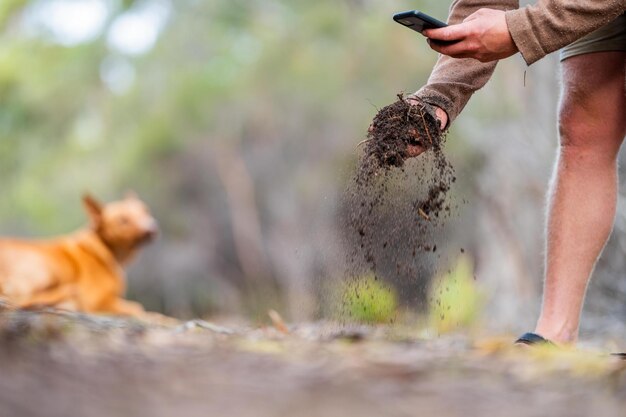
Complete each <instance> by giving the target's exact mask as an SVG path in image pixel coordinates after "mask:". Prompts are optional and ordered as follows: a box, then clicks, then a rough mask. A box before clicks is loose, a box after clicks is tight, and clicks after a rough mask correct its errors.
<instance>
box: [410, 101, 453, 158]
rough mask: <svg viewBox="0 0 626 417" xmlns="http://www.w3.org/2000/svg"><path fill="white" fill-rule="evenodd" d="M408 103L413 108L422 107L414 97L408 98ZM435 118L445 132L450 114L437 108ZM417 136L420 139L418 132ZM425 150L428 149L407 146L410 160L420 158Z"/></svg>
mask: <svg viewBox="0 0 626 417" xmlns="http://www.w3.org/2000/svg"><path fill="white" fill-rule="evenodd" d="M406 101H407V103H409V104H410V105H412V106H418V105H421V102H420V101H419V100H417V99H416V98H415V97H412V96H409V97H407V98H406ZM435 116H436V117H437V120H438V121H439V128H440V129H441V130H442V131H443V130H444V129H445V128H446V126H447V125H448V113H446V112H445V110H444V109H442V108H440V107H437V106H435ZM415 136H416V137H418V138H419V135H418V133H417V132H415ZM425 150H426V148H424V147H423V146H419V145H408V146H407V153H408V154H409V158H415V157H417V156H420V155H421V154H423V153H424V151H425Z"/></svg>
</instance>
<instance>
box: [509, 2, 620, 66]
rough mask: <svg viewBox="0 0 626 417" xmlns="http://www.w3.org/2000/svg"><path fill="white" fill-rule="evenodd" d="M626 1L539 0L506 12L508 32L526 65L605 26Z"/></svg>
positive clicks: (618, 13) (614, 17)
mask: <svg viewBox="0 0 626 417" xmlns="http://www.w3.org/2000/svg"><path fill="white" fill-rule="evenodd" d="M624 10H626V0H539V1H538V2H537V3H536V4H533V5H531V6H527V7H524V8H522V9H519V10H512V11H509V12H507V13H506V21H507V25H508V27H509V32H510V33H511V37H513V41H514V42H515V45H516V46H517V48H518V49H519V51H520V52H521V53H522V56H523V57H524V60H525V61H526V63H527V64H528V65H530V64H532V63H534V62H536V61H538V60H540V59H541V58H543V57H544V56H546V55H548V54H549V53H551V52H554V51H556V50H558V49H561V48H563V47H564V46H567V45H569V44H570V43H572V42H574V41H575V40H576V39H578V38H581V37H583V36H585V35H586V34H588V33H591V32H593V31H594V30H596V29H598V28H600V27H602V26H604V25H606V24H607V23H609V22H611V21H613V20H614V19H616V18H617V17H618V16H619V15H620V14H622V13H624Z"/></svg>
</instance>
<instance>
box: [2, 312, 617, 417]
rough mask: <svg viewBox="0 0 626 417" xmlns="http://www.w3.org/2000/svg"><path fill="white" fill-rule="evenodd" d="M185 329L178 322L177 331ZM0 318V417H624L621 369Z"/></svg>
mask: <svg viewBox="0 0 626 417" xmlns="http://www.w3.org/2000/svg"><path fill="white" fill-rule="evenodd" d="M190 327H191V326H190ZM225 330H226V329H220V328H213V329H203V328H188V329H184V328H182V327H181V328H177V329H167V328H147V327H145V326H143V325H140V324H136V323H130V322H126V321H121V320H108V319H95V318H89V317H82V316H63V315H57V314H50V313H48V314H37V313H15V312H9V313H7V312H5V313H3V314H2V315H0V338H1V345H0V346H1V348H0V369H2V371H1V372H0V416H2V417H13V416H46V417H56V416H58V417H68V416H83V417H91V416H94V417H100V416H164V417H165V416H168V417H169V416H183V415H184V416H202V417H206V416H235V417H247V416H250V417H265V416H285V417H300V416H302V417H308V416H311V417H313V416H325V417H334V416H338V417H339V416H342V417H343V416H376V417H380V416H437V417H448V416H474V415H475V416H479V415H480V416H485V415H495V416H511V417H515V416H520V417H521V416H524V417H528V416H546V415H553V416H556V415H563V416H587V415H594V416H612V415H626V367H624V366H623V364H622V363H620V362H617V361H612V360H610V359H607V358H606V357H601V356H599V355H596V354H590V353H587V354H581V353H574V352H572V353H559V354H557V353H555V352H551V351H543V352H536V353H534V354H529V353H525V352H520V351H518V350H511V349H509V348H508V347H505V346H508V344H504V343H499V342H496V341H484V342H482V343H480V347H479V348H476V347H472V344H471V343H470V342H469V341H468V340H467V339H466V338H463V337H446V338H436V339H432V340H424V339H421V338H418V337H415V336H412V335H410V332H409V331H404V330H399V329H392V328H378V329H373V328H367V327H352V328H348V327H342V326H338V325H333V324H328V323H318V324H307V325H299V326H295V327H293V328H292V331H291V333H290V334H289V335H284V334H281V333H280V332H278V331H276V330H274V329H271V328H270V329H246V328H238V329H235V330H234V333H232V334H229V333H227V332H226V331H225Z"/></svg>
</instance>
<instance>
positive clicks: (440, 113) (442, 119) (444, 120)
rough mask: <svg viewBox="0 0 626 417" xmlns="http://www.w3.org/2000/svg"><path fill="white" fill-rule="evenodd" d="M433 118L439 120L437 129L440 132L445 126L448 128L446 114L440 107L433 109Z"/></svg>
mask: <svg viewBox="0 0 626 417" xmlns="http://www.w3.org/2000/svg"><path fill="white" fill-rule="evenodd" d="M435 116H436V117H437V119H438V120H439V127H440V129H441V130H445V128H446V126H448V113H446V111H445V110H444V109H442V108H441V107H436V108H435Z"/></svg>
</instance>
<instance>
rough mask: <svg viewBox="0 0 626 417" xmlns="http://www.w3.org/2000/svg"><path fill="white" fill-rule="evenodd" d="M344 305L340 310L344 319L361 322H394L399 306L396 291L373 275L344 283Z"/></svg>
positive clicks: (342, 300) (342, 299) (342, 298)
mask: <svg viewBox="0 0 626 417" xmlns="http://www.w3.org/2000/svg"><path fill="white" fill-rule="evenodd" d="M342 292H343V295H342V297H341V302H342V305H341V306H340V308H339V311H340V312H341V314H342V315H345V316H347V317H342V318H343V319H348V320H351V321H356V322H360V323H369V324H375V323H393V320H394V318H395V316H396V310H397V308H398V300H397V298H398V297H397V295H396V292H395V291H394V289H393V288H391V287H390V286H389V285H385V284H382V283H381V282H380V281H379V280H377V279H375V278H374V277H373V276H366V277H361V278H358V279H354V280H350V281H348V282H346V283H345V284H344V288H343V291H342Z"/></svg>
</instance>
